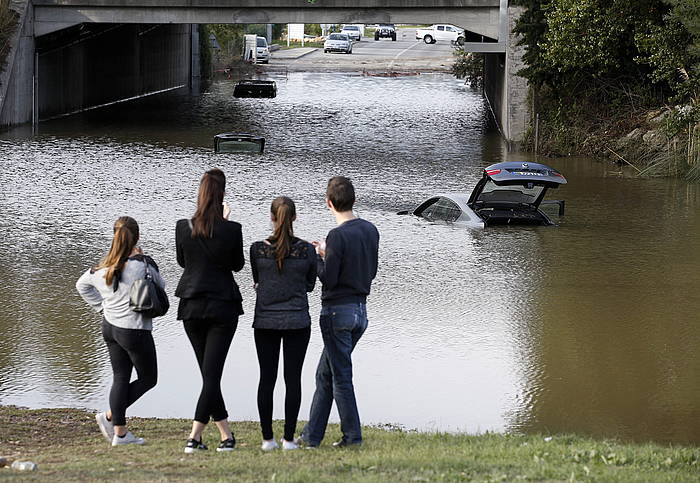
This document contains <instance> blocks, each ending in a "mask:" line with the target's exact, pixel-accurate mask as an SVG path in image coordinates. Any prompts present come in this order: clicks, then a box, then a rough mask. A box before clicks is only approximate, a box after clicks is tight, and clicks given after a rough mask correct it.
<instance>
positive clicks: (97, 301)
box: [75, 270, 102, 312]
mask: <svg viewBox="0 0 700 483" xmlns="http://www.w3.org/2000/svg"><path fill="white" fill-rule="evenodd" d="M92 275H93V274H92V270H88V271H87V272H85V273H84V274H82V275H81V276H80V278H79V279H78V281H77V282H75V288H76V289H77V290H78V293H79V294H80V296H81V297H82V298H83V300H85V301H86V302H87V303H88V305H89V306H90V307H92V308H93V310H94V311H95V312H101V311H102V295H100V292H99V291H98V290H97V289H96V288H95V286H94V285H93V284H92V280H91V279H92Z"/></svg>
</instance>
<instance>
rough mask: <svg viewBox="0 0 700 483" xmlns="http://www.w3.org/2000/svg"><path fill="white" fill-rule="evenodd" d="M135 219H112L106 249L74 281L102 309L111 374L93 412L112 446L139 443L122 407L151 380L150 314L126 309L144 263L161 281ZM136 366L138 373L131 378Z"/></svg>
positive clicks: (153, 364)
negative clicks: (105, 397) (101, 405)
mask: <svg viewBox="0 0 700 483" xmlns="http://www.w3.org/2000/svg"><path fill="white" fill-rule="evenodd" d="M138 240H139V225H138V224H137V223H136V220H134V219H133V218H131V217H128V216H122V217H121V218H119V219H117V221H116V222H115V223H114V238H113V239H112V246H111V247H110V249H109V253H107V255H106V256H105V257H104V258H103V259H102V261H101V262H100V263H99V264H98V265H97V266H96V267H94V268H91V269H89V270H88V271H87V272H85V273H84V274H83V275H82V276H81V277H80V278H79V279H78V281H77V282H76V284H75V287H76V288H77V289H78V293H79V294H80V296H81V297H82V298H83V299H84V300H85V301H86V302H87V303H88V304H89V305H90V306H91V307H92V308H93V309H94V310H95V311H96V312H101V313H102V336H103V337H104V340H105V343H106V344H107V350H108V351H109V359H110V361H111V363H112V372H113V373H114V378H113V382H112V389H111V391H110V394H109V406H110V410H109V411H105V412H100V413H97V414H96V415H95V419H96V420H97V424H98V425H99V427H100V431H102V434H103V435H104V437H105V438H106V439H107V441H109V442H110V443H112V446H119V445H123V444H143V443H144V440H143V438H138V437H136V436H134V435H133V434H132V433H131V432H130V431H128V430H127V428H126V408H128V407H129V406H131V405H132V404H133V403H134V402H136V401H137V400H138V399H139V398H140V397H141V396H143V394H144V393H145V392H146V391H148V390H149V389H151V388H153V387H154V386H155V385H156V381H157V374H158V369H157V364H156V348H155V344H154V343H153V336H152V334H151V329H152V328H153V323H152V321H151V319H149V318H147V317H144V316H143V315H141V314H140V313H138V312H134V311H133V310H131V307H130V306H129V290H130V288H131V284H132V283H133V282H134V281H135V280H138V279H142V278H144V277H145V274H146V264H149V265H151V266H152V267H153V268H152V269H151V270H149V271H150V273H151V276H152V277H153V280H154V281H155V282H156V283H157V284H158V285H160V286H161V287H165V282H164V281H163V278H162V277H161V276H160V273H159V272H158V266H157V265H156V264H155V262H154V261H153V260H152V259H151V258H150V257H147V256H145V255H144V254H143V252H142V251H141V249H140V248H139V247H137V246H136V243H137V242H138ZM134 368H136V373H137V375H138V379H136V380H135V381H133V382H130V381H131V372H132V370H133V369H134Z"/></svg>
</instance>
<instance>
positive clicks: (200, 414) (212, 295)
mask: <svg viewBox="0 0 700 483" xmlns="http://www.w3.org/2000/svg"><path fill="white" fill-rule="evenodd" d="M225 188H226V177H225V176H224V173H223V172H222V171H221V170H219V169H212V170H209V171H207V172H206V173H204V176H202V181H201V183H200V185H199V196H198V199H197V210H196V211H195V214H194V216H193V217H192V218H191V219H184V220H179V221H178V222H177V227H176V232H175V245H176V248H177V263H179V264H180V266H181V267H183V268H184V269H185V271H184V272H183V274H182V277H180V282H179V283H178V285H177V289H176V290H175V295H176V296H177V297H180V304H179V306H178V310H177V318H178V320H182V321H183V322H184V326H185V332H186V333H187V337H188V338H189V339H190V342H191V344H192V348H193V349H194V353H195V355H196V357H197V362H198V363H199V369H200V372H201V373H202V382H203V383H202V391H201V393H200V395H199V401H198V402H197V408H196V410H195V416H194V421H193V422H192V432H191V433H190V437H189V439H188V440H187V445H186V446H185V453H194V452H197V451H203V450H206V449H207V447H206V445H205V444H204V443H203V442H202V432H203V431H204V428H205V426H206V424H207V423H208V422H209V419H210V418H211V419H213V420H214V423H215V424H216V426H217V428H218V429H219V433H220V434H221V442H220V443H219V446H218V448H217V449H216V450H217V451H231V450H233V448H234V447H235V445H236V440H235V438H234V437H233V434H232V433H231V430H230V428H229V424H228V413H227V411H226V405H225V404H224V398H223V396H222V394H221V376H222V373H223V371H224V363H225V362H226V355H227V354H228V350H229V347H230V346H231V341H232V340H233V335H234V333H235V332H236V327H237V325H238V317H239V316H240V315H241V314H243V307H242V305H241V301H242V298H241V292H240V291H239V289H238V285H236V281H235V280H234V279H233V274H232V273H231V272H232V271H234V272H238V271H240V270H241V269H242V268H243V265H244V263H245V260H244V258H243V237H242V235H241V225H240V224H239V223H236V222H234V221H228V216H229V213H230V209H229V207H228V205H227V204H225V203H224V190H225Z"/></svg>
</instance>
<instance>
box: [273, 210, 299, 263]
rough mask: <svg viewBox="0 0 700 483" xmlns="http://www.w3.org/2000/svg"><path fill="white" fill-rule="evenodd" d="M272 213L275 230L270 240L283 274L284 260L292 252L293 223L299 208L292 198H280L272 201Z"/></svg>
mask: <svg viewBox="0 0 700 483" xmlns="http://www.w3.org/2000/svg"><path fill="white" fill-rule="evenodd" d="M270 213H272V221H273V223H274V226H275V228H274V231H273V233H272V235H271V236H270V237H269V238H268V240H269V241H270V243H272V244H273V245H274V246H275V260H276V261H277V270H279V271H280V272H281V271H282V266H283V265H284V259H285V258H286V257H287V255H289V252H290V251H291V250H292V239H293V238H294V227H293V226H292V223H293V222H294V218H295V217H296V216H297V207H296V205H294V202H293V201H292V200H291V198H287V197H286V196H278V197H277V198H275V199H274V200H272V205H270Z"/></svg>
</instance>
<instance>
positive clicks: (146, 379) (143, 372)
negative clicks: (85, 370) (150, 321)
mask: <svg viewBox="0 0 700 483" xmlns="http://www.w3.org/2000/svg"><path fill="white" fill-rule="evenodd" d="M102 337H104V340H105V343H106V344H107V350H108V351H109V360H110V361H111V363H112V372H113V373H114V380H113V382H112V390H111V391H110V392H109V407H110V409H111V410H112V424H114V425H115V426H124V425H126V408H128V407H129V406H131V405H132V404H134V402H136V401H137V400H138V399H139V398H140V397H141V396H143V395H144V393H145V392H146V391H148V390H149V389H152V388H153V387H154V386H155V385H156V382H158V364H157V362H156V346H155V344H154V343H153V335H152V334H151V331H150V330H142V329H122V328H121V327H116V326H114V325H112V324H110V323H109V322H107V321H106V320H104V319H103V320H102ZM134 368H136V374H137V375H138V379H136V380H135V381H133V382H130V381H131V372H132V370H133V369H134Z"/></svg>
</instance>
